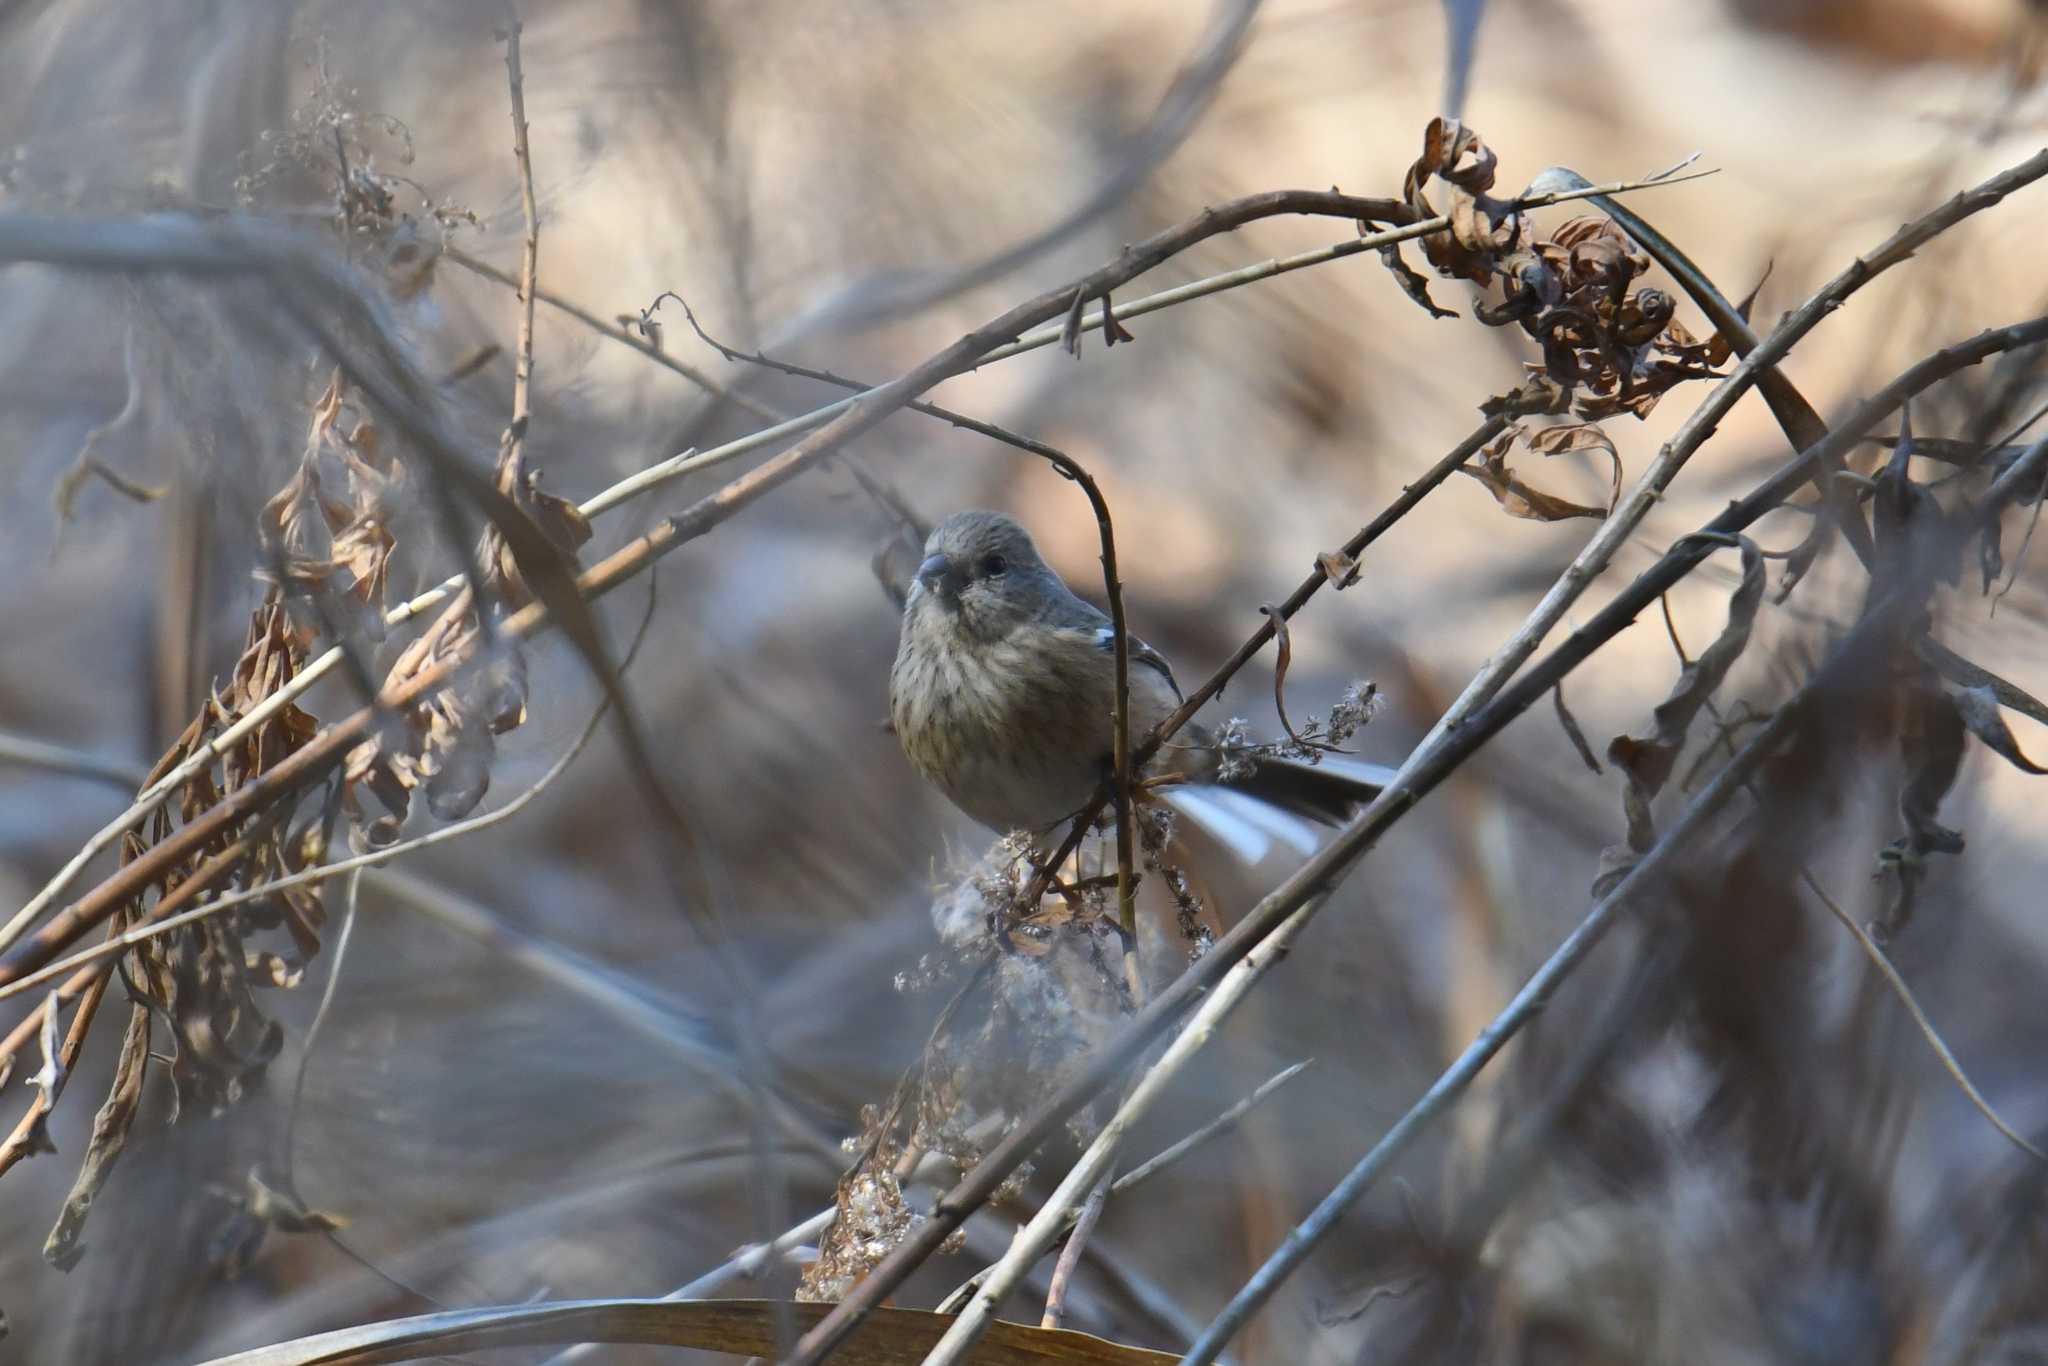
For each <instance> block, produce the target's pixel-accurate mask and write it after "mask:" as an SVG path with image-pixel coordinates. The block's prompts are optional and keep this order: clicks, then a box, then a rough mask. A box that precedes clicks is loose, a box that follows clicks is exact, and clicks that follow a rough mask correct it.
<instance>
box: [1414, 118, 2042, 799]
mask: <svg viewBox="0 0 2048 1366" xmlns="http://www.w3.org/2000/svg"><path fill="white" fill-rule="evenodd" d="M2044 175H2048V151H2042V152H2039V153H2037V154H2035V155H2034V156H2032V157H2030V158H2028V159H2027V160H2026V161H2024V162H2021V163H2020V164H2019V165H2017V166H2014V167H2013V168H2011V169H2010V170H2006V171H2001V172H2000V173H1999V174H1997V175H1995V176H1992V177H1991V178H1990V179H1988V180H1986V181H1984V182H1983V183H1982V184H1980V185H1977V186H1975V187H1973V188H1971V189H1968V190H1965V191H1963V192H1961V193H1960V194H1958V195H1956V196H1955V197H1954V198H1953V199H1951V200H1949V201H1948V202H1947V203H1945V204H1942V205H1941V206H1939V207H1938V208H1936V209H1934V210H1933V211H1931V212H1929V213H1927V214H1924V215H1922V216H1921V217H1920V218H1918V219H1916V220H1914V221H1913V222H1911V223H1908V224H1906V225H1905V226H1904V227H1902V228H1900V229H1899V230H1898V231H1897V232H1895V233H1893V234H1892V235H1891V236H1890V237H1888V238H1886V239H1885V240H1884V241H1883V242H1881V243H1879V244H1878V246H1877V247H1876V248H1874V249H1873V250H1872V251H1871V252H1869V253H1868V254H1867V255H1864V256H1859V257H1858V258H1857V259H1856V260H1855V261H1854V262H1853V263H1852V264H1851V265H1850V266H1849V267H1848V268H1847V269H1846V270H1844V271H1842V272H1841V273H1840V274H1839V275H1837V276H1835V278H1834V279H1832V280H1830V281H1828V283H1827V284H1825V285H1823V286H1822V287H1821V288H1820V289H1819V290H1818V291H1817V292H1816V293H1815V294H1814V295H1813V297H1812V298H1810V299H1808V300H1807V301H1806V303H1804V304H1803V305H1801V306H1800V307H1799V308H1798V309H1797V310H1796V311H1794V312H1792V313H1790V314H1787V315H1786V316H1785V318H1784V319H1783V320H1782V321H1781V322H1779V324H1778V325H1777V327H1775V328H1774V329H1772V331H1771V334H1770V336H1768V337H1766V338H1764V339H1763V340H1762V341H1761V342H1759V343H1758V344H1757V345H1756V347H1755V348H1754V349H1752V350H1751V351H1750V353H1749V354H1748V355H1747V356H1745V357H1743V359H1742V363H1741V364H1739V365H1737V366H1736V367H1735V369H1734V370H1733V371H1731V372H1730V373H1729V375H1728V377H1727V378H1726V379H1724V380H1722V381H1721V383H1720V384H1718V385H1716V386H1715V387H1714V390H1713V392H1711V393H1710V394H1708V395H1707V398H1706V400H1705V401H1704V402H1703V403H1701V404H1700V406H1699V407H1698V408H1697V409H1695V410H1694V411H1693V413H1692V415H1691V416H1690V417H1688V418H1687V419H1686V420H1685V422H1684V423H1683V424H1682V425H1681V426H1680V427H1679V429H1678V431H1677V432H1676V433H1675V434H1673V436H1672V438H1671V440H1669V441H1668V442H1666V443H1665V444H1664V448H1663V449H1662V450H1660V451H1659V452H1658V453H1657V458H1656V459H1655V460H1654V461H1652V462H1651V464H1650V467H1649V468H1648V469H1647V470H1645V471H1644V472H1643V474H1642V477H1641V478H1639V479H1638V480H1637V481H1636V484H1635V487H1634V488H1632V489H1630V490H1629V493H1628V496H1627V497H1626V498H1625V499H1623V500H1622V503H1621V505H1620V506H1619V507H1618V508H1617V509H1616V510H1615V511H1614V513H1613V514H1612V515H1610V516H1609V517H1608V518H1607V520H1606V521H1605V522H1603V523H1601V525H1600V529H1599V530H1598V531H1596V532H1594V533H1593V537H1592V539H1591V540H1589V541H1588V542H1587V543H1586V545H1585V547H1584V548H1583V549H1582V550H1580V552H1579V553H1578V555H1577V556H1576V557H1575V558H1574V559H1573V560H1572V562H1571V564H1570V565H1569V566H1568V567H1567V568H1566V569H1565V571H1564V573H1563V574H1562V575H1560V576H1559V578H1558V580H1557V582H1556V583H1555V584H1553V585H1552V586H1551V588H1550V591H1549V592H1547V593H1545V594H1544V595H1543V600H1542V601H1541V602H1539V603H1538V604H1537V605H1536V608H1535V610H1533V611H1532V612H1530V614H1529V618H1528V620H1527V621H1526V622H1524V623H1523V625H1522V627H1521V629H1519V630H1517V631H1516V632H1515V634H1514V635H1513V636H1511V637H1510V638H1509V639H1508V641H1507V643H1506V644H1504V645H1502V646H1501V648H1500V649H1498V650H1496V651H1495V652H1494V654H1493V657H1492V658H1490V659H1488V660H1487V661H1486V665H1485V667H1484V668H1482V669H1481V670H1480V671H1479V673H1478V674H1477V675H1476V676H1475V677H1474V678H1473V679H1472V681H1471V682H1470V683H1468V684H1467V685H1466V687H1465V690H1464V691H1463V692H1462V693H1460V694H1459V695H1458V698H1457V700H1456V701H1454V702H1453V703H1452V704H1451V706H1450V708H1449V709H1448V710H1446V711H1445V712H1444V714H1443V716H1442V717H1441V718H1440V719H1438V721H1437V723H1436V725H1435V726H1433V727H1431V729H1430V732H1429V734H1428V735H1426V736H1424V737H1423V741H1422V743H1421V744H1420V745H1418V746H1416V748H1415V751H1414V753H1413V754H1412V755H1411V756H1410V758H1409V764H1411V765H1412V764H1414V763H1415V762H1417V760H1418V759H1420V758H1421V757H1422V756H1425V755H1428V754H1430V753H1431V752H1432V751H1433V750H1434V749H1435V748H1436V746H1437V745H1438V744H1439V743H1440V742H1441V741H1442V740H1443V738H1444V737H1445V736H1446V735H1448V734H1450V733H1452V732H1453V731H1454V730H1455V729H1456V728H1457V727H1458V726H1459V725H1460V724H1462V723H1463V722H1464V720H1465V718H1467V717H1469V716H1471V715H1472V714H1473V713H1474V712H1476V711H1477V710H1478V709H1479V708H1480V707H1481V706H1483V705H1484V704H1485V703H1486V701H1487V699H1488V698H1490V697H1492V696H1493V695H1494V694H1495V693H1496V692H1498V691H1499V690H1500V688H1501V685H1502V684H1503V683H1505V682H1506V681H1507V680H1508V679H1509V678H1510V677H1512V676H1513V674H1514V672H1515V671H1516V670H1517V669H1519V668H1521V666H1522V665H1523V663H1524V662H1525V661H1527V660H1528V658H1529V657H1530V656H1531V655H1533V654H1534V653H1535V652H1536V650H1537V648H1538V647H1539V646H1540V645H1541V644H1542V643H1543V640H1544V638H1545V637H1546V636H1548V635H1549V634H1550V632H1551V630H1552V629H1553V628H1555V627H1556V625H1557V623H1558V622H1559V621H1561V620H1562V619H1563V618H1564V614H1565V613H1566V612H1568V611H1570V610H1571V606H1572V604H1573V603H1575V602H1577V601H1578V599H1579V597H1580V595H1581V594H1583V593H1584V592H1585V591H1586V589H1587V588H1589V587H1591V586H1592V583H1593V580H1594V579H1596V578H1597V577H1599V575H1600V574H1601V572H1602V571H1604V570H1605V569H1606V568H1607V565H1608V563H1609V562H1610V561H1611V560H1612V559H1613V558H1614V553H1615V552H1616V551H1617V550H1619V549H1620V548H1621V546H1622V544H1623V542H1625V541H1626V540H1627V539H1628V537H1629V536H1630V534H1631V533H1633V532H1634V530H1635V528H1636V526H1637V525H1638V524H1639V523H1640V522H1641V521H1642V520H1643V518H1644V517H1646V516H1647V515H1648V514H1649V511H1650V509H1651V508H1652V507H1654V506H1656V504H1657V501H1658V500H1659V499H1660V498H1662V497H1663V495H1664V490H1665V489H1666V488H1667V487H1669V485H1670V483H1671V480H1672V479H1673V478H1674V477H1675V476H1676V475H1677V473H1678V471H1679V470H1680V469H1682V468H1683V467H1684V465H1685V463H1686V461H1688V460H1689V459H1691V458H1692V456H1693V453H1694V452H1696V451H1697V450H1698V449H1699V448H1700V447H1701V446H1702V445H1703V444H1705V442H1706V440H1707V438H1708V437H1710V436H1712V435H1713V433H1714V431H1715V429H1716V428H1717V427H1718V426H1719V425H1720V424H1721V422H1722V421H1723V420H1724V419H1725V418H1726V417H1727V415H1728V412H1729V410H1730V409H1731V408H1733V407H1734V406H1735V402H1736V400H1737V399H1739V398H1741V397H1742V395H1743V394H1744V393H1746V392H1747V391H1748V390H1749V388H1750V387H1751V386H1752V385H1754V384H1756V383H1757V382H1758V379H1759V377H1760V376H1762V375H1764V374H1766V373H1768V372H1769V371H1770V370H1771V368H1772V367H1773V366H1775V365H1776V364H1777V363H1778V362H1779V361H1780V360H1782V359H1784V357H1785V355H1786V354H1787V353H1788V352H1789V351H1790V350H1791V349H1792V347H1793V345H1794V344H1795V343H1797V342H1798V341H1799V340H1800V339H1801V338H1802V337H1804V336H1805V335H1806V334H1807V333H1808V332H1811V331H1812V330H1813V329H1814V328H1815V327H1816V326H1818V325H1819V324H1820V322H1821V320H1822V319H1823V318H1825V317H1827V316H1828V315H1829V314H1831V313H1833V312H1835V311H1836V310H1837V309H1839V308H1840V307H1841V306H1842V304H1843V303H1844V301H1846V300H1847V299H1848V297H1849V296H1850V295H1851V294H1853V293H1855V292H1856V291H1857V290H1858V289H1860V288H1862V287H1863V286H1864V285H1865V284H1867V283H1869V282H1870V281H1871V280H1873V279H1875V278H1876V277H1877V276H1878V275H1880V274H1881V273H1883V272H1884V271H1886V270H1888V269H1890V268H1891V267H1893V266H1895V265H1897V264H1899V263H1900V262H1902V261H1905V260H1907V259H1908V258H1910V257H1911V256H1912V254H1913V252H1914V251H1915V250H1917V249H1918V248H1919V247H1921V246H1923V245H1925V244H1926V243H1927V242H1928V241H1929V240H1931V239H1932V238H1934V237H1935V236H1936V235H1938V234H1939V233H1941V232H1944V231H1946V230H1947V229H1949V228H1951V227H1953V226H1955V225H1956V224H1957V223H1959V222H1961V221H1962V220H1963V219H1965V218H1968V217H1969V216H1970V215H1972V214H1975V213H1979V212H1981V211H1983V210H1985V209H1988V208H1990V207H1992V206H1993V205H1995V204H1997V203H1999V202H2000V201H2001V200H2003V199H2004V198H2005V197H2006V196H2007V195H2009V194H2011V193H2013V192H2014V191H2015V190H2018V189H2021V188H2023V187H2024V186H2027V185H2030V184H2032V183H2033V182H2034V181H2036V180H2039V179H2040V178H2041V177H2042V176H2044ZM1807 450H1809V451H1813V450H1822V451H1825V452H1827V453H1828V454H1827V455H1826V460H1829V461H1839V460H1840V458H1841V455H1842V453H1843V452H1844V451H1845V450H1846V447H1845V446H1844V445H1842V444H1839V443H1834V442H1832V441H1826V440H1824V441H1821V442H1818V443H1816V444H1815V445H1813V446H1809V447H1807ZM1827 467H1828V466H1827V464H1826V463H1825V461H1824V462H1823V464H1822V465H1820V466H1819V467H1817V468H1821V469H1825V468H1827ZM1404 767H1405V766H1404Z"/></svg>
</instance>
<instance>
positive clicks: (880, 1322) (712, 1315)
mask: <svg viewBox="0 0 2048 1366" xmlns="http://www.w3.org/2000/svg"><path fill="white" fill-rule="evenodd" d="M835 1307H836V1306H834V1305H830V1304H799V1303H783V1304H777V1303H775V1302H773V1301H769V1300H628V1299H608V1300H570V1301H563V1302H558V1303H552V1304H519V1305H507V1306H503V1307H498V1308H489V1309H454V1310H448V1311H446V1312H443V1313H439V1314H422V1315H420V1316H418V1317H417V1318H409V1319H394V1320H391V1321H390V1322H387V1323H372V1324H365V1325H363V1326H361V1327H357V1328H342V1329H338V1330H336V1331H334V1332H331V1333H316V1334H314V1335H312V1336H311V1337H303V1338H296V1339H294V1340H293V1341H291V1342H285V1343H279V1344H278V1345H276V1346H274V1347H259V1348H257V1349H255V1350H254V1351H249V1352H238V1353H236V1354H235V1355H233V1356H227V1357H216V1358H215V1359H214V1360H212V1361H210V1362H206V1363H204V1366H372V1363H378V1362H397V1361H419V1360H422V1359H424V1358H427V1357H446V1356H454V1355H457V1354H459V1353H466V1352H481V1351H486V1350H489V1349H492V1348H500V1347H554V1346H561V1345H563V1344H567V1343H575V1342H597V1343H606V1344H622V1343H641V1344H647V1345H652V1346H660V1347H690V1348H695V1349H696V1350H698V1351H705V1352H723V1353H726V1354H727V1355H730V1356H735V1357H747V1356H762V1357H772V1356H773V1355H774V1353H775V1350H776V1341H775V1316H776V1315H777V1314H786V1315H788V1321H789V1322H790V1323H791V1324H792V1325H793V1326H794V1327H795V1328H796V1329H797V1331H799V1332H803V1331H807V1330H808V1329H810V1328H811V1327H812V1326H814V1325H815V1324H816V1323H817V1322H818V1321H819V1320H820V1319H822V1318H824V1317H825V1315H826V1314H827V1313H829V1312H830V1311H831V1310H832V1309H833V1308H835ZM953 1322H954V1317H953V1315H951V1314H933V1313H929V1312H926V1311H924V1310H918V1309H876V1310H874V1311H872V1312H871V1313H869V1314H868V1316H867V1317H866V1318H865V1319H863V1320H862V1321H861V1323H860V1325H859V1326H858V1327H856V1328H855V1329H854V1330H853V1331H852V1333H851V1334H849V1335H848V1337H847V1338H846V1340H845V1341H844V1342H843V1343H842V1344H841V1345H840V1346H839V1347H838V1349H837V1350H835V1351H834V1352H833V1354H832V1360H833V1361H835V1362H838V1363H840V1364H841V1366H901V1363H904V1362H911V1361H917V1360H919V1359H921V1358H922V1357H923V1356H924V1355H925V1353H927V1352H929V1351H930V1350H931V1349H932V1348H933V1347H934V1346H936V1345H937V1343H938V1341H939V1339H940V1338H941V1337H942V1336H944V1335H945V1332H946V1330H947V1329H949V1328H951V1327H952V1326H953ZM961 1359H962V1360H963V1361H966V1362H969V1363H972V1366H1054V1364H1055V1363H1065V1364H1067V1366H1173V1363H1174V1362H1176V1361H1178V1360H1179V1358H1178V1357H1176V1356H1174V1355H1172V1354H1171V1353H1167V1352H1152V1351H1147V1350H1145V1349H1144V1348H1142V1347H1130V1346H1126V1345H1124V1344H1122V1343H1117V1342H1110V1341H1108V1340H1107V1339H1104V1338H1098V1337H1094V1336H1092V1335H1090V1334H1088V1333H1076V1332H1073V1331H1071V1330H1068V1329H1051V1328H1039V1327H1035V1326H1028V1325H1025V1324H1021V1323H1008V1322H1005V1321H1003V1320H1001V1319H998V1320H996V1321H994V1322H992V1323H990V1324H989V1326H988V1331H987V1332H986V1333H985V1334H984V1335H983V1336H982V1339H981V1341H980V1342H978V1343H976V1344H975V1345H974V1346H973V1347H972V1348H970V1349H969V1350H968V1351H967V1353H966V1355H965V1356H964V1357H962V1358H961Z"/></svg>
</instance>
